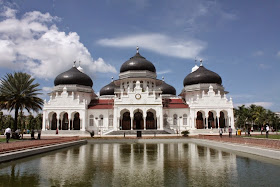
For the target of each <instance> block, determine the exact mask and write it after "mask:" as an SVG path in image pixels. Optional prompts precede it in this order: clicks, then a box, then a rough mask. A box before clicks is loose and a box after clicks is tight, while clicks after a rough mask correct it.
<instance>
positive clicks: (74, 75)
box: [54, 67, 93, 87]
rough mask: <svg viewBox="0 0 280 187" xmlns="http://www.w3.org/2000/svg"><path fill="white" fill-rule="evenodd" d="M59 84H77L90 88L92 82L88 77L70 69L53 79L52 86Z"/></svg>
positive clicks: (75, 69)
mask: <svg viewBox="0 0 280 187" xmlns="http://www.w3.org/2000/svg"><path fill="white" fill-rule="evenodd" d="M60 84H78V85H83V86H90V87H92V85H93V82H92V80H91V78H90V77H89V76H88V75H86V74H84V73H82V72H80V71H79V70H78V69H77V68H76V67H72V68H71V69H69V70H68V71H65V72H64V73H61V74H59V75H58V76H57V77H56V78H55V80H54V85H55V86H57V85H60Z"/></svg>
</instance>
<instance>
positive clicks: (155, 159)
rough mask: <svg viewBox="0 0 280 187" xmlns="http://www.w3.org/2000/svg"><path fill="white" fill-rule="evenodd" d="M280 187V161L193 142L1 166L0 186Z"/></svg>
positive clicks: (113, 148) (116, 147)
mask: <svg viewBox="0 0 280 187" xmlns="http://www.w3.org/2000/svg"><path fill="white" fill-rule="evenodd" d="M279 184H280V164H279V162H276V163H274V162H273V161H272V162H268V161H265V160H262V158H259V159H257V160H256V159H252V158H249V157H243V156H238V155H236V154H235V153H229V152H224V151H221V150H217V149H212V148H208V147H203V146H199V145H197V144H194V143H157V144H151V143H135V144H134V143H126V144H125V143H113V144H101V143H98V144H94V143H88V144H86V145H82V146H75V147H72V148H68V149H62V150H59V151H54V152H50V153H46V154H41V155H37V156H33V157H29V158H24V159H20V160H16V161H12V162H8V163H2V164H0V186H17V187H18V186H279Z"/></svg>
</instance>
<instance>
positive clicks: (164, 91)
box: [157, 81, 176, 95]
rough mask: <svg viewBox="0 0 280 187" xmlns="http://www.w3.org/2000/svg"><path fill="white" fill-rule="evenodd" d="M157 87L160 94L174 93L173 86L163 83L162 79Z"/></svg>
mask: <svg viewBox="0 0 280 187" xmlns="http://www.w3.org/2000/svg"><path fill="white" fill-rule="evenodd" d="M157 88H159V89H161V91H162V93H161V94H170V95H176V90H175V88H174V87H173V86H171V85H169V84H167V83H165V82H164V81H162V84H161V85H159V86H158V87H157Z"/></svg>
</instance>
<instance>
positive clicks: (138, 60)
mask: <svg viewBox="0 0 280 187" xmlns="http://www.w3.org/2000/svg"><path fill="white" fill-rule="evenodd" d="M129 70H148V71H151V72H156V68H155V66H154V65H153V64H152V63H151V62H150V61H148V60H146V58H144V57H143V56H141V55H140V54H139V53H136V54H135V55H134V56H133V57H131V58H130V59H129V60H128V61H126V62H125V63H123V65H122V66H121V69H120V73H122V72H125V71H129Z"/></svg>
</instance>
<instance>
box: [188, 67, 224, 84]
mask: <svg viewBox="0 0 280 187" xmlns="http://www.w3.org/2000/svg"><path fill="white" fill-rule="evenodd" d="M200 83H216V84H220V85H221V84H222V78H221V77H220V76H219V75H218V74H217V73H215V72H213V71H210V70H208V69H206V68H205V67H204V66H202V65H201V66H199V68H198V69H197V70H195V71H194V72H192V73H190V74H188V75H187V76H186V77H185V79H184V86H187V85H193V84H200Z"/></svg>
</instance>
